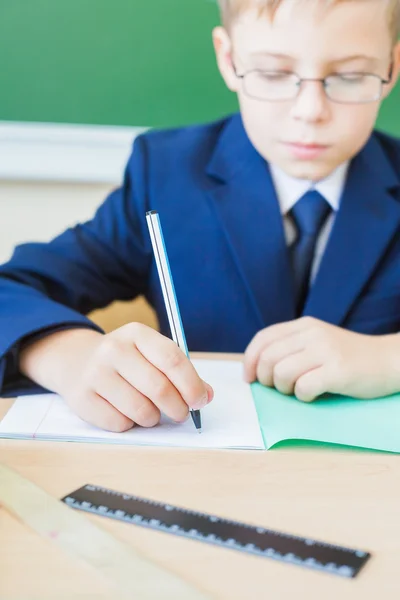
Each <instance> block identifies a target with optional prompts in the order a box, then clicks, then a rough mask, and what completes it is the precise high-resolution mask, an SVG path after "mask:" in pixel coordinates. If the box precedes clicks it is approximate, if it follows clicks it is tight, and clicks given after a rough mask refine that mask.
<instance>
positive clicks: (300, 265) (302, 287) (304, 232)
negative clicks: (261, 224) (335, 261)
mask: <svg viewBox="0 0 400 600" xmlns="http://www.w3.org/2000/svg"><path fill="white" fill-rule="evenodd" d="M329 213H330V206H329V204H328V203H327V201H326V200H325V198H324V197H323V196H321V194H320V193H319V192H317V191H315V190H311V191H309V192H307V193H306V194H304V196H302V197H301V198H300V200H298V201H297V202H296V204H295V205H294V206H293V208H292V210H291V211H290V213H289V214H290V215H291V216H292V217H293V219H294V222H295V224H296V227H297V235H298V237H297V239H296V241H295V243H294V244H293V246H292V247H291V248H290V250H291V257H292V266H293V276H294V284H295V294H296V297H295V302H296V313H297V316H300V315H301V314H302V312H303V308H304V304H305V301H306V298H307V293H308V286H309V280H310V274H311V267H312V262H313V258H314V252H315V245H316V243H317V238H318V235H319V232H320V231H321V227H322V225H323V224H324V222H325V220H326V218H327V217H328V215H329Z"/></svg>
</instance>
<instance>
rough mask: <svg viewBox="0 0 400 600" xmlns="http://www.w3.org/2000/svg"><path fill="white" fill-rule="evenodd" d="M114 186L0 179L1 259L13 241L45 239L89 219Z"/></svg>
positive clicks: (0, 260)
mask: <svg viewBox="0 0 400 600" xmlns="http://www.w3.org/2000/svg"><path fill="white" fill-rule="evenodd" d="M114 187H115V186H113V185H111V184H74V183H69V184H68V183H47V182H38V181H32V182H30V181H23V182H16V181H10V182H8V181H1V180H0V262H4V261H6V260H8V258H9V257H10V255H11V252H12V249H13V247H14V246H15V245H16V244H19V243H22V242H27V241H48V240H50V239H51V238H52V237H54V236H55V235H57V234H58V233H61V232H62V231H63V230H64V229H65V228H66V227H69V226H71V225H73V224H75V223H77V222H78V221H84V220H86V219H89V218H90V217H91V216H92V215H93V213H94V212H95V210H96V208H97V206H99V204H100V203H101V202H102V201H103V200H104V198H105V197H106V196H107V194H108V193H109V192H110V191H111V189H112V188H114Z"/></svg>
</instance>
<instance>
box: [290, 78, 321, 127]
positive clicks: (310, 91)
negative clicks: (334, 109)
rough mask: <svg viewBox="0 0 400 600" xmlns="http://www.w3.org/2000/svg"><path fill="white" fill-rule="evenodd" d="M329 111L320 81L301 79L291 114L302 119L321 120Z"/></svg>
mask: <svg viewBox="0 0 400 600" xmlns="http://www.w3.org/2000/svg"><path fill="white" fill-rule="evenodd" d="M329 112H330V102H329V99H328V98H327V96H326V94H325V90H324V87H323V84H322V82H320V81H303V83H302V84H301V86H300V90H299V93H298V96H297V98H296V99H295V101H294V103H293V108H292V116H293V117H294V118H296V119H302V120H304V121H323V120H325V119H326V118H328V116H329Z"/></svg>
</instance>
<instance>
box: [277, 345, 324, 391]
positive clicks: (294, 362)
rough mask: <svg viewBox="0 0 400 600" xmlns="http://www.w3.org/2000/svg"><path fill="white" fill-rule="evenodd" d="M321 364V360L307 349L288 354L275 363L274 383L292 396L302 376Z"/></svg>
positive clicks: (280, 389) (278, 388)
mask: <svg viewBox="0 0 400 600" xmlns="http://www.w3.org/2000/svg"><path fill="white" fill-rule="evenodd" d="M320 366H321V364H320V362H318V361H317V360H316V359H315V357H313V356H311V355H310V353H308V352H305V351H300V352H297V353H295V354H292V355H291V356H287V357H286V358H284V359H283V360H281V361H280V362H278V363H277V364H276V365H275V368H274V372H273V385H274V387H275V388H276V389H277V390H278V391H279V392H281V393H282V394H287V395H288V396H291V395H293V394H294V390H295V386H296V383H297V381H298V380H299V379H300V377H302V376H303V375H305V374H306V373H308V372H309V371H312V370H313V369H317V368H318V367H320Z"/></svg>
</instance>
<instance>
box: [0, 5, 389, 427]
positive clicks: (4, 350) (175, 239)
mask: <svg viewBox="0 0 400 600" xmlns="http://www.w3.org/2000/svg"><path fill="white" fill-rule="evenodd" d="M221 10H222V15H223V24H224V28H222V27H219V28H216V29H215V31H214V33H213V39H214V46H215V50H216V55H217V60H218V65H219V69H220V71H221V74H222V76H223V78H224V80H225V82H226V84H227V85H228V87H229V88H230V89H231V90H232V91H234V92H236V93H237V94H238V97H239V102H240V110H241V114H240V115H234V116H233V117H230V118H227V119H224V120H222V121H220V122H218V123H214V124H211V125H207V126H199V127H191V128H186V129H183V130H177V131H167V132H151V133H149V134H146V135H144V136H142V137H140V138H139V139H138V140H137V141H136V143H135V147H134V152H133V154H132V156H131V158H130V161H129V163H128V166H127V169H126V173H125V179H124V184H123V186H122V187H121V189H118V190H116V191H115V192H114V193H112V194H111V195H110V197H109V198H108V199H107V200H106V202H105V203H104V204H103V206H101V207H100V208H99V210H98V211H97V213H96V215H95V217H94V219H93V220H92V221H90V222H89V223H85V224H83V225H80V226H78V227H76V228H74V229H71V230H68V231H66V232H65V233H64V234H62V235H61V236H59V237H58V238H56V239H55V240H53V241H52V242H51V243H49V244H26V245H23V246H20V247H18V248H17V249H16V250H15V253H14V255H13V257H12V259H11V260H10V261H9V263H7V264H5V265H3V266H2V267H1V269H0V307H1V310H0V315H1V319H0V342H1V344H0V356H1V357H2V358H1V362H0V372H1V382H2V383H1V393H2V394H3V395H4V394H16V393H21V392H23V391H24V390H25V392H26V391H37V389H38V388H37V385H39V386H42V387H44V388H46V389H48V390H52V391H54V392H57V393H59V394H60V395H62V396H63V397H64V399H65V400H66V401H67V402H68V404H69V405H70V406H71V407H72V409H73V410H75V411H76V413H78V414H79V415H80V416H81V417H82V418H83V419H85V420H87V421H89V422H91V423H93V424H94V425H97V426H99V427H103V428H106V429H110V430H113V431H123V430H126V429H129V428H130V427H132V426H133V425H134V424H135V423H136V424H139V425H142V426H145V427H150V426H153V425H155V424H156V423H157V422H158V420H159V417H160V411H162V412H165V413H166V414H168V415H169V416H170V417H171V418H173V419H175V420H177V421H181V420H184V419H185V418H186V417H187V414H188V407H192V408H202V407H203V406H204V405H205V404H206V403H207V402H209V401H211V399H212V390H211V389H210V387H209V386H208V385H207V384H206V383H205V382H203V381H201V380H200V378H199V377H198V376H197V374H196V372H195V371H194V369H193V367H192V365H191V363H190V362H189V361H188V360H187V359H186V358H185V356H184V355H183V354H182V353H181V352H180V351H179V349H178V348H177V347H176V346H175V344H174V343H173V342H172V341H171V340H170V339H168V338H167V337H164V336H163V335H162V334H163V333H167V334H168V331H169V330H168V324H167V321H166V315H165V309H164V304H163V300H162V297H161V293H160V286H159V282H158V277H157V272H156V268H155V264H154V260H153V257H152V250H151V245H150V239H149V236H148V232H147V226H146V220H145V213H146V211H147V210H150V209H154V210H158V211H159V212H160V216H161V221H162V225H163V230H164V235H165V238H166V243H167V247H168V253H169V257H170V261H171V269H172V273H173V276H174V281H175V287H176V291H177V296H178V299H179V303H180V308H181V312H182V320H183V323H184V327H185V331H186V336H187V339H188V345H189V348H190V350H191V351H195V350H208V351H226V352H242V351H244V350H245V349H246V347H247V350H246V354H245V360H244V368H245V377H246V379H247V380H248V381H253V380H254V379H255V378H258V379H259V380H260V381H261V382H262V383H265V384H266V385H270V386H272V385H274V386H276V388H277V389H279V390H281V391H282V392H284V393H293V392H294V393H295V394H296V395H297V397H298V398H299V399H301V400H304V401H310V400H313V399H315V398H316V397H317V396H318V395H320V394H322V393H323V392H334V393H344V394H350V395H354V396H358V397H360V398H366V397H371V396H379V395H385V394H390V393H392V392H395V391H399V390H400V337H399V336H398V335H397V332H398V331H399V330H400V283H399V282H400V236H399V226H400V141H398V140H395V139H393V138H392V137H390V136H387V135H383V134H381V133H375V132H374V133H373V132H372V130H373V127H374V123H375V120H376V116H377V114H378V110H379V107H380V103H381V101H382V99H383V98H384V97H386V96H387V95H388V94H389V93H390V92H391V90H392V89H393V87H394V85H395V83H396V80H397V77H398V74H399V70H400V44H399V43H398V42H397V39H398V33H399V23H400V0H347V1H344V2H343V1H339V0H336V1H335V0H332V1H331V2H329V1H328V0H315V1H314V0H298V1H296V2H295V1H293V0H276V1H273V0H248V1H247V2H246V1H245V0H221ZM205 98H206V95H205ZM205 101H206V100H205ZM138 294H144V295H145V296H146V298H147V299H148V300H149V302H150V303H151V304H152V305H153V306H154V307H155V309H156V311H157V313H158V316H159V320H160V325H161V334H160V333H158V332H155V331H153V330H151V329H149V328H147V327H145V326H143V325H140V324H135V323H132V324H129V325H126V326H124V327H122V328H120V329H119V330H116V331H114V332H112V333H110V334H108V335H104V334H103V333H102V332H101V331H100V330H99V329H98V328H97V327H96V326H95V325H94V324H93V323H91V322H90V321H89V320H88V319H86V318H85V317H84V316H83V315H85V314H87V313H88V312H89V311H91V310H93V309H94V308H99V307H102V306H105V305H107V304H108V303H110V302H111V301H112V300H114V299H122V300H125V299H130V298H133V297H134V296H136V295H138ZM34 383H35V384H37V385H36V387H35V386H34Z"/></svg>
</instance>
